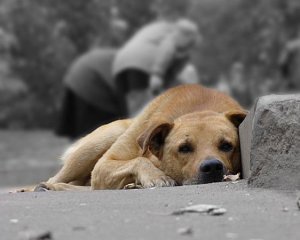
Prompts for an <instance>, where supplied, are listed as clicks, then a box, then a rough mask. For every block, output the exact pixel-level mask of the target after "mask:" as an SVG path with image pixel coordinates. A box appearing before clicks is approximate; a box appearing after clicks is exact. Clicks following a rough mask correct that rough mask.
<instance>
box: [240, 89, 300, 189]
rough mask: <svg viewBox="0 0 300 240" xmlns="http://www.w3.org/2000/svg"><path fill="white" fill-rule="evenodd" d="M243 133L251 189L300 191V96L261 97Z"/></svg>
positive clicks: (245, 162)
mask: <svg viewBox="0 0 300 240" xmlns="http://www.w3.org/2000/svg"><path fill="white" fill-rule="evenodd" d="M239 132H240V141H241V153H242V166H243V177H244V178H246V179H248V184H249V185H250V186H253V187H265V188H276V189H300V94H291V95H268V96H264V97H260V98H259V99H258V100H257V102H256V104H255V106H254V107H253V108H252V109H251V111H250V113H249V114H248V115H247V117H246V119H245V120H244V122H243V123H242V124H241V125H240V128H239Z"/></svg>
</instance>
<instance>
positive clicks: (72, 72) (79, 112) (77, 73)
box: [56, 15, 128, 140]
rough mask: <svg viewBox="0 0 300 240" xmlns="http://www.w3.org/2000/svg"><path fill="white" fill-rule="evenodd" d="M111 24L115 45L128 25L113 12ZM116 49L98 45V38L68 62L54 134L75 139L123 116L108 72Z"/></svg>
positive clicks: (120, 40)
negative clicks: (88, 49) (88, 48)
mask: <svg viewBox="0 0 300 240" xmlns="http://www.w3.org/2000/svg"><path fill="white" fill-rule="evenodd" d="M110 26H111V30H112V31H111V33H112V38H114V37H115V38H116V39H115V41H112V45H113V46H116V45H118V44H120V43H121V42H122V39H123V37H124V36H125V34H124V32H126V31H127V27H128V26H127V24H126V22H124V23H121V19H116V16H115V15H113V17H112V22H111V24H110ZM119 35H120V36H119ZM97 40H99V39H97ZM116 52H117V48H116V47H113V48H112V47H99V41H98V42H97V45H96V43H95V42H94V43H93V46H92V49H91V50H90V51H88V52H86V53H84V54H83V55H81V56H79V57H78V58H77V59H75V60H74V62H73V63H72V64H71V66H70V67H69V69H68V71H67V73H66V75H65V77H64V80H63V87H64V96H63V100H62V103H61V104H62V106H61V113H60V118H59V121H58V126H57V129H56V133H57V135H60V136H66V137H68V138H70V139H71V140H73V139H77V138H79V137H82V136H83V135H85V134H87V133H89V132H91V131H93V130H94V129H96V128H98V127H99V126H100V125H103V124H106V123H109V122H111V121H114V120H117V119H119V118H123V117H125V115H126V114H125V113H124V109H123V108H122V104H120V102H121V101H122V99H120V98H119V97H118V95H117V93H116V88H115V84H114V81H113V77H112V74H111V70H112V62H113V60H114V57H115V55H116Z"/></svg>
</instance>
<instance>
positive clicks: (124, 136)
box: [36, 85, 246, 190]
mask: <svg viewBox="0 0 300 240" xmlns="http://www.w3.org/2000/svg"><path fill="white" fill-rule="evenodd" d="M245 116H246V111H245V110H244V109H243V108H242V107H241V106H240V105H239V104H238V103H237V102H235V101H234V100H233V99H231V98H230V97H228V96H226V95H224V94H222V93H220V92H217V91H215V90H211V89H207V88H204V87H201V86H199V85H182V86H179V87H176V88H173V89H170V90H168V91H166V92H165V93H163V94H162V95H160V96H158V97H157V98H156V99H154V100H153V101H152V102H151V103H150V104H149V105H148V106H147V107H146V108H145V109H144V111H143V112H142V113H141V114H139V116H137V117H136V118H134V119H127V120H120V121H115V122H112V123H110V124H108V125H105V126H102V127H100V128H98V129H96V130H95V131H94V132H92V133H90V134H89V135H87V136H86V137H84V138H82V139H80V140H79V141H78V142H77V143H75V144H74V145H73V146H71V147H70V148H69V149H68V150H67V151H66V153H65V154H64V156H63V160H64V165H63V167H62V169H61V170H60V171H59V172H58V173H57V174H56V175H55V176H54V177H52V178H50V179H49V180H48V181H47V182H46V183H42V184H40V185H39V186H38V187H36V190H45V189H51V190H84V189H87V187H86V186H91V189H93V190H94V189H122V188H124V186H126V185H128V184H131V183H135V184H139V185H141V186H142V187H144V188H148V187H155V186H158V187H164V186H174V185H184V184H201V183H209V182H218V181H222V180H223V176H224V174H226V173H237V172H240V171H241V163H240V151H239V139H238V131H237V127H238V125H239V124H240V123H241V122H242V121H243V119H244V118H245ZM84 186H85V187H84ZM88 188H90V187H88Z"/></svg>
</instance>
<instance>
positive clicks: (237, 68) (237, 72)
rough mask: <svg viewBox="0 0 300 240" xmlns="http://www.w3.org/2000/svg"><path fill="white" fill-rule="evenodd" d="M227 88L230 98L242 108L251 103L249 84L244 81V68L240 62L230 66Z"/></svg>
mask: <svg viewBox="0 0 300 240" xmlns="http://www.w3.org/2000/svg"><path fill="white" fill-rule="evenodd" d="M229 86H230V89H231V90H230V92H231V96H232V97H233V98H235V99H236V100H237V101H238V102H239V103H240V104H241V105H242V106H243V107H249V106H250V104H251V103H252V101H251V94H250V88H249V86H250V85H249V82H248V81H247V80H246V74H245V66H244V64H243V63H241V62H235V63H233V64H232V67H231V69H230V73H229Z"/></svg>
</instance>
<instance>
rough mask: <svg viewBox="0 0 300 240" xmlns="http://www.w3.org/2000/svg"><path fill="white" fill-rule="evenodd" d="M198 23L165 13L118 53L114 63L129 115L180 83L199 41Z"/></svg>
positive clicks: (118, 84) (138, 33)
mask: <svg viewBox="0 0 300 240" xmlns="http://www.w3.org/2000/svg"><path fill="white" fill-rule="evenodd" d="M199 36H200V34H199V32H198V28H197V26H196V24H195V23H193V22H192V21H190V20H188V19H184V18H175V17H174V16H171V17H169V18H167V17H163V18H159V19H158V20H156V21H154V22H152V23H150V24H148V25H146V26H144V27H143V28H141V29H140V30H139V31H138V32H137V33H136V34H135V35H134V36H133V37H132V38H131V39H129V41H128V42H127V43H126V44H125V45H124V46H123V47H122V48H121V50H120V51H119V52H118V53H117V55H116V58H115V61H114V64H113V76H114V78H115V82H116V86H117V90H118V94H119V95H120V96H122V97H123V99H124V108H125V109H126V112H127V113H128V115H131V116H132V115H134V114H135V113H136V112H137V111H138V110H139V109H141V107H143V106H144V105H145V104H146V103H147V102H148V101H149V100H150V99H151V98H153V96H154V95H156V94H158V93H159V92H160V91H162V90H163V89H167V88H169V87H171V86H174V85H176V84H178V82H180V81H178V80H176V78H177V77H178V76H179V75H180V72H181V71H182V70H183V69H184V68H185V66H186V65H187V64H188V63H189V61H190V55H191V51H192V50H193V49H194V47H195V46H196V44H197V42H198V41H199Z"/></svg>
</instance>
